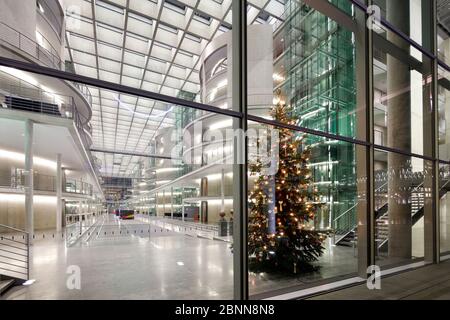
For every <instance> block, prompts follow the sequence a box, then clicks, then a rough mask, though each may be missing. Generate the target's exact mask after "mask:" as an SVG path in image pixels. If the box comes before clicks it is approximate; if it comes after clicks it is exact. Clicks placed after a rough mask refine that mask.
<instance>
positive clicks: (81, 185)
mask: <svg viewBox="0 0 450 320" xmlns="http://www.w3.org/2000/svg"><path fill="white" fill-rule="evenodd" d="M63 190H64V191H65V192H69V193H79V194H85V195H89V196H92V185H91V184H89V183H87V182H83V181H81V180H76V179H70V178H67V179H66V182H65V185H64V188H63Z"/></svg>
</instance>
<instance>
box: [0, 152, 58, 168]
mask: <svg viewBox="0 0 450 320" xmlns="http://www.w3.org/2000/svg"><path fill="white" fill-rule="evenodd" d="M0 158H6V159H10V160H16V161H20V162H24V161H25V155H24V154H23V153H19V152H13V151H8V150H2V149H0ZM33 163H34V164H35V165H40V166H44V167H48V168H52V169H56V162H55V161H51V160H47V159H44V158H41V157H36V156H33Z"/></svg>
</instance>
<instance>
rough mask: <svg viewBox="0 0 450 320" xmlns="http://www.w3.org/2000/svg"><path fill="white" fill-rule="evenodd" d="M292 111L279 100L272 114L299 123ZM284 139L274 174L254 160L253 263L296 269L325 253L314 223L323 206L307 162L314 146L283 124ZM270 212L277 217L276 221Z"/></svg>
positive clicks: (308, 268)
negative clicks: (265, 170)
mask: <svg viewBox="0 0 450 320" xmlns="http://www.w3.org/2000/svg"><path fill="white" fill-rule="evenodd" d="M290 111H291V110H290V108H289V107H287V106H285V105H281V104H278V105H277V106H276V107H275V108H274V109H273V110H272V116H273V118H274V119H275V120H277V121H279V122H282V123H286V124H295V122H296V121H295V119H293V118H292V117H291V112H290ZM279 144H280V146H279V165H278V171H277V173H276V174H275V176H268V175H263V174H261V172H262V171H261V170H262V164H261V162H259V161H256V162H255V163H252V164H250V165H249V169H250V171H251V173H252V175H258V177H257V178H256V180H255V185H254V188H253V191H252V192H251V193H250V196H249V198H250V199H249V200H250V213H249V239H248V250H249V268H250V270H251V271H271V270H272V271H277V270H279V271H281V270H284V271H285V272H286V271H287V272H289V273H294V274H295V273H299V272H307V271H312V270H314V268H313V266H312V264H311V262H313V261H316V260H317V259H318V257H319V256H320V255H322V253H323V250H324V247H323V246H322V243H323V241H324V239H325V235H323V234H320V233H318V232H317V231H315V230H314V227H312V226H311V222H312V221H314V216H315V214H316V212H317V210H318V209H319V208H320V206H321V204H320V203H319V199H318V198H319V196H318V193H317V189H316V188H315V187H314V186H313V183H312V182H313V181H312V177H311V172H310V169H309V168H308V163H309V157H310V152H311V151H310V148H309V146H306V145H305V143H304V141H303V137H300V136H298V134H296V132H294V131H292V130H289V129H281V128H280V129H279ZM272 181H274V183H273V182H272ZM271 182H272V183H271ZM270 217H274V219H275V221H274V223H275V225H274V226H273V227H270V224H271V221H272V220H273V219H270Z"/></svg>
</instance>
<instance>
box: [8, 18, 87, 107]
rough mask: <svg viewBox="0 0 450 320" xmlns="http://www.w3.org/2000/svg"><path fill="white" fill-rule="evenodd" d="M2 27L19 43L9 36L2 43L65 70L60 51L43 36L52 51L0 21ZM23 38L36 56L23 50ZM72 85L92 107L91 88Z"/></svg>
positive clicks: (77, 84) (50, 65) (47, 64)
mask: <svg viewBox="0 0 450 320" xmlns="http://www.w3.org/2000/svg"><path fill="white" fill-rule="evenodd" d="M1 26H4V27H5V28H7V29H9V30H11V32H12V33H13V34H14V35H15V36H16V37H17V41H8V36H6V35H4V36H2V37H0V41H4V42H6V43H8V44H9V45H11V46H13V47H15V48H16V49H18V50H20V51H22V52H24V53H26V54H29V55H31V56H33V57H34V58H36V59H38V60H39V61H40V62H41V63H43V64H44V65H45V66H47V67H53V68H56V69H59V70H63V63H62V60H61V57H60V56H59V55H58V51H57V50H56V49H55V48H53V46H52V45H51V43H50V41H48V40H47V38H45V37H44V36H43V35H42V34H40V33H39V35H40V36H41V37H42V39H43V40H45V41H46V42H47V43H48V44H49V46H50V47H51V49H52V50H48V49H47V48H45V47H44V46H42V45H41V44H39V43H38V42H36V41H35V40H34V39H32V38H30V37H28V36H27V35H25V34H23V33H21V32H20V31H18V30H16V29H14V28H13V27H11V26H9V25H7V24H6V23H4V22H1V21H0V27H1ZM21 38H24V39H26V41H27V42H29V43H30V44H31V46H34V47H35V49H36V50H37V54H36V55H33V54H32V53H30V48H23V46H24V45H23V44H22V42H23V41H21ZM15 42H18V43H15ZM40 49H42V50H45V51H46V53H47V54H49V55H50V57H51V59H50V61H49V59H43V58H42V57H41V56H40V55H39V52H40V51H39V50H40ZM53 51H55V52H53ZM55 60H56V62H55ZM66 71H67V70H66ZM72 83H73V85H74V86H75V87H77V88H78V90H79V91H80V92H81V94H82V95H83V96H84V97H85V98H86V100H87V101H88V103H89V105H90V106H91V105H92V94H91V92H90V90H89V88H88V87H87V86H86V85H84V84H80V83H76V82H72Z"/></svg>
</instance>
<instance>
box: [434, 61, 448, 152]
mask: <svg viewBox="0 0 450 320" xmlns="http://www.w3.org/2000/svg"><path fill="white" fill-rule="evenodd" d="M437 101H438V110H439V122H438V130H439V131H438V132H439V159H441V160H445V161H448V160H449V159H450V77H449V75H448V72H447V71H445V70H444V68H441V67H439V69H438V99H437Z"/></svg>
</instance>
